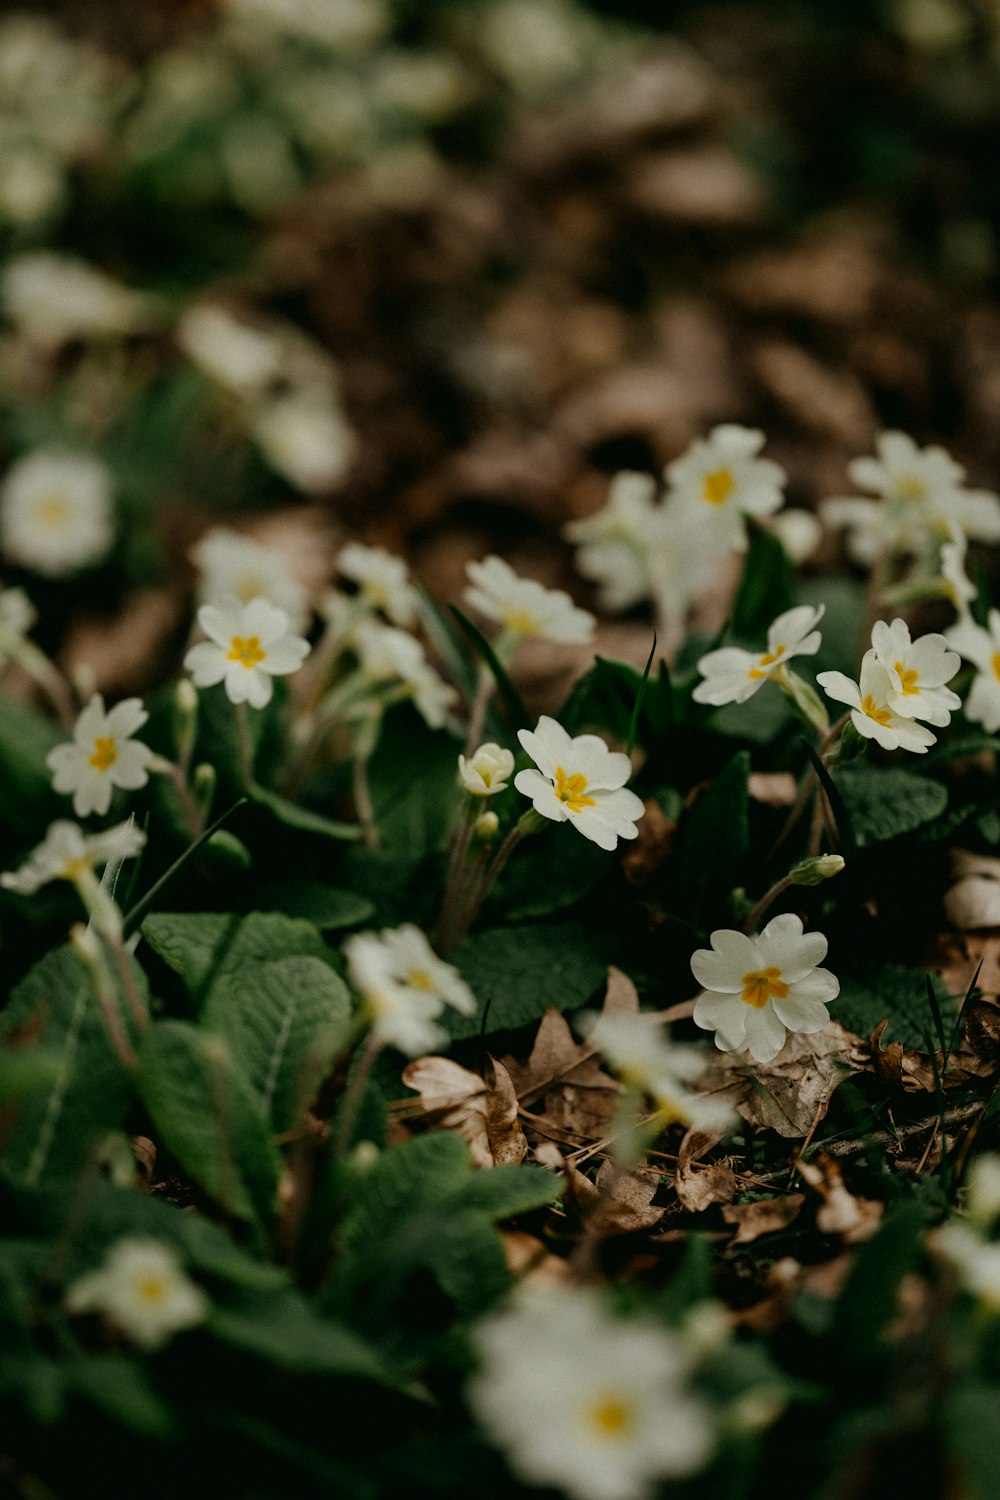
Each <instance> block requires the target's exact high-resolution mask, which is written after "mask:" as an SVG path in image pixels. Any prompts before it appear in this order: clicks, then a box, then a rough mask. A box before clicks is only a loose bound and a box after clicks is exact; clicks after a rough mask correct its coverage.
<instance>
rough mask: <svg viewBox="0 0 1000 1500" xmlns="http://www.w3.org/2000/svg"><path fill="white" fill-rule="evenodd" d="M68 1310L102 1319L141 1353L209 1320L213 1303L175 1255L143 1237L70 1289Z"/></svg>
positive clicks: (119, 1245)
mask: <svg viewBox="0 0 1000 1500" xmlns="http://www.w3.org/2000/svg"><path fill="white" fill-rule="evenodd" d="M66 1306H67V1308H68V1309H69V1311H70V1312H71V1313H88V1312H97V1313H103V1315H104V1316H105V1317H107V1318H109V1319H110V1320H111V1322H112V1323H114V1324H115V1326H116V1327H117V1328H119V1329H120V1330H121V1332H122V1333H124V1334H125V1336H126V1337H127V1338H129V1339H130V1340H131V1341H132V1343H133V1344H137V1345H138V1346H139V1348H140V1349H159V1348H160V1347H161V1345H163V1344H165V1343H166V1342H167V1340H168V1339H169V1338H171V1337H172V1336H173V1335H174V1334H175V1333H180V1332H181V1331H182V1330H183V1329H185V1328H194V1327H195V1326H196V1325H197V1324H198V1323H203V1322H204V1321H205V1319H206V1318H207V1316H208V1301H207V1299H206V1297H205V1295H204V1293H203V1292H202V1291H201V1290H200V1289H199V1288H198V1287H197V1286H195V1284H194V1282H193V1281H191V1279H190V1278H189V1277H188V1276H186V1275H185V1273H184V1271H183V1269H182V1267H181V1264H180V1261H179V1260H178V1258H177V1254H176V1252H175V1251H174V1250H173V1249H172V1248H171V1247H170V1246H169V1245H165V1244H164V1243H163V1242H162V1240H155V1239H150V1238H146V1237H144V1236H141V1235H129V1236H128V1237H126V1238H125V1239H120V1240H117V1241H116V1242H115V1244H114V1245H112V1247H111V1249H110V1250H109V1252H108V1255H107V1257H106V1259H105V1261H104V1264H103V1265H102V1266H100V1267H99V1268H98V1269H97V1270H96V1271H91V1272H90V1274H89V1275H87V1276H81V1277H80V1279H79V1280H78V1281H74V1282H73V1284H72V1286H70V1287H68V1288H67V1291H66Z"/></svg>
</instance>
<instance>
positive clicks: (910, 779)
mask: <svg viewBox="0 0 1000 1500" xmlns="http://www.w3.org/2000/svg"><path fill="white" fill-rule="evenodd" d="M833 779H834V782H835V784H836V786H837V788H838V790H839V792H840V795H841V796H842V797H843V799H844V805H845V806H846V808H847V812H848V816H849V817H850V820H851V826H852V828H853V829H854V834H855V837H856V839H857V842H858V847H859V848H862V849H864V848H870V847H871V845H872V844H883V843H885V842H886V841H887V840H888V839H894V838H898V837H899V835H900V834H903V833H910V832H912V830H913V829H914V828H919V827H920V826H921V825H922V824H923V823H930V822H931V821H932V820H933V819H934V818H936V817H938V816H939V815H940V814H941V813H942V812H943V811H944V809H945V808H946V807H947V805H948V792H947V790H946V788H945V787H943V786H942V785H941V783H940V782H939V781H932V780H931V779H930V777H928V776H919V775H917V774H916V773H915V772H914V771H904V770H903V769H902V768H901V767H896V766H887V767H884V768H883V767H875V766H858V765H854V766H843V767H842V768H841V769H840V770H839V771H836V772H835V773H834V777H833Z"/></svg>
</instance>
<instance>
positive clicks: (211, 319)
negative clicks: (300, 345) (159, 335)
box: [176, 302, 284, 396]
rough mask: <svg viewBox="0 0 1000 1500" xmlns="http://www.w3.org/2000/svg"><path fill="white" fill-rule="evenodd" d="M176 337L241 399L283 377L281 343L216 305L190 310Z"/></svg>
mask: <svg viewBox="0 0 1000 1500" xmlns="http://www.w3.org/2000/svg"><path fill="white" fill-rule="evenodd" d="M176 337H177V342H178V344H179V345H180V347H181V348H182V349H183V350H184V353H185V354H186V355H188V357H189V358H190V359H192V360H194V362H195V364H196V365H198V366H199V368H200V369H202V370H204V372H205V373H206V375H210V376H211V377H212V379H213V380H217V381H218V382H219V384H220V385H222V386H225V387H226V389H227V390H230V391H234V392H235V393H236V395H238V396H250V395H254V394H255V393H256V392H258V391H262V390H263V389H264V388H265V387H266V386H268V385H270V384H271V382H272V381H274V380H276V379H277V377H278V376H279V375H280V374H281V368H282V363H283V359H284V347H283V345H282V342H281V340H280V339H278V338H276V337H275V336H274V335H273V334H271V333H265V332H264V331H263V330H261V329H259V328H253V327H251V326H250V324H248V323H244V322H243V321H242V320H241V319H239V318H236V317H234V316H233V314H232V313H231V312H229V310H228V309H227V308H225V307H220V306H219V305H218V304H216V303H211V302H203V303H201V304H199V305H198V306H195V307H189V308H188V309H187V311H186V312H185V313H184V315H183V316H182V318H181V320H180V322H179V323H178V325H177V334H176Z"/></svg>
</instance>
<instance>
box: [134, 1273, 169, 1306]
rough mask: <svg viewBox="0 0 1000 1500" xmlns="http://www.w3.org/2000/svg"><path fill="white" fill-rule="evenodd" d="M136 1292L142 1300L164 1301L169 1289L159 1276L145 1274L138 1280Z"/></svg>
mask: <svg viewBox="0 0 1000 1500" xmlns="http://www.w3.org/2000/svg"><path fill="white" fill-rule="evenodd" d="M135 1292H136V1296H137V1297H138V1298H139V1301H140V1302H152V1303H157V1302H162V1301H163V1299H164V1297H165V1296H166V1295H167V1289H166V1287H165V1286H164V1284H163V1282H162V1281H161V1280H160V1278H159V1277H158V1276H144V1277H143V1278H142V1279H141V1280H140V1281H137V1282H136V1284H135Z"/></svg>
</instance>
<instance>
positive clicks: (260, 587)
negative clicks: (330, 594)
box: [191, 526, 309, 631]
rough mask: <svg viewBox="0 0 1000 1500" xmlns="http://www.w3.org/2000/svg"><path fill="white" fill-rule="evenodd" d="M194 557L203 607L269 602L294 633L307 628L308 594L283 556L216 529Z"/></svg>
mask: <svg viewBox="0 0 1000 1500" xmlns="http://www.w3.org/2000/svg"><path fill="white" fill-rule="evenodd" d="M191 557H192V559H193V561H194V562H195V563H196V564H197V566H198V567H199V568H200V569H201V574H202V577H201V584H200V587H199V590H198V593H199V596H200V599H201V602H202V603H203V604H218V603H220V602H221V601H222V600H225V599H236V600H238V601H239V603H240V604H249V603H250V600H251V599H266V600H267V602H268V604H273V605H274V606H275V608H276V609H283V610H284V611H285V614H286V615H287V616H288V621H289V624H290V625H291V627H292V629H293V630H295V631H301V630H303V629H304V628H305V627H306V625H307V624H308V621H309V606H308V602H307V599H306V591H305V589H304V588H303V587H302V585H301V583H300V582H299V580H298V579H297V578H296V577H294V575H293V574H292V572H291V571H290V569H289V567H288V564H287V563H286V562H285V560H284V558H283V557H282V556H281V554H280V553H278V552H275V551H273V550H272V548H270V547H263V546H261V544H260V542H255V541H253V540H252V539H251V538H250V537H246V536H241V535H240V533H239V532H238V531H229V530H227V528H226V527H224V526H213V527H212V529H211V530H210V531H206V532H205V535H204V536H203V537H202V538H201V539H200V541H198V542H196V544H195V545H194V546H193V547H192V549H191Z"/></svg>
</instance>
